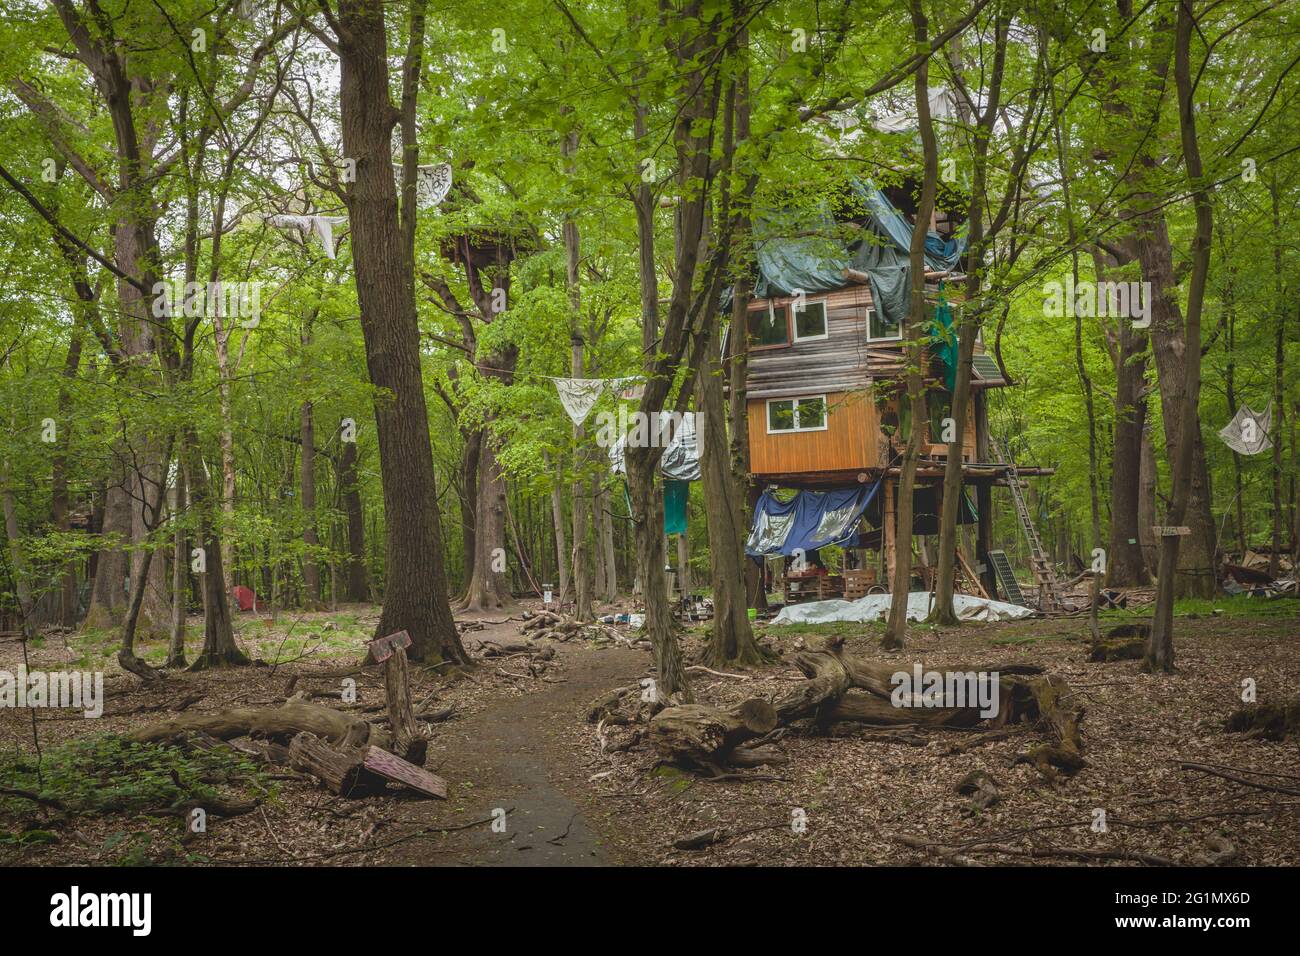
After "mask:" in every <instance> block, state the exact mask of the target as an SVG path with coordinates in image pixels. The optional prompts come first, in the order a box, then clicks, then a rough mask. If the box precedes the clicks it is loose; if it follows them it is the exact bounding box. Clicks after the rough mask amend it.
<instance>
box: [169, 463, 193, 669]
mask: <svg viewBox="0 0 1300 956" xmlns="http://www.w3.org/2000/svg"><path fill="white" fill-rule="evenodd" d="M178 457H181V458H183V457H184V451H183V450H182V452H181V455H180V456H178ZM185 515H186V506H185V462H184V461H178V462H177V466H176V484H175V486H174V487H173V489H172V521H173V523H174V524H175V526H176V527H175V530H174V532H173V542H174V543H173V547H172V628H171V635H170V639H169V640H168V642H167V664H166V666H167V667H176V668H183V667H184V666H185V617H186V611H187V610H188V604H189V600H188V599H189V587H188V586H187V585H188V582H189V576H188V574H187V573H186V571H187V569H188V568H189V559H190V553H189V547H188V543H187V541H186V538H185Z"/></svg>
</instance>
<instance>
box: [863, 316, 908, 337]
mask: <svg viewBox="0 0 1300 956" xmlns="http://www.w3.org/2000/svg"><path fill="white" fill-rule="evenodd" d="M902 337H903V329H902V326H901V325H900V323H899V322H897V321H893V322H890V321H887V320H886V319H885V317H884V316H883V315H881V313H880V310H879V309H867V340H868V341H870V342H877V341H885V342H890V341H894V342H896V341H898V340H900V339H902Z"/></svg>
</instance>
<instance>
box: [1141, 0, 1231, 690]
mask: <svg viewBox="0 0 1300 956" xmlns="http://www.w3.org/2000/svg"><path fill="white" fill-rule="evenodd" d="M1191 6H1192V4H1191V2H1190V0H1188V2H1187V3H1181V4H1179V5H1178V14H1177V16H1178V20H1177V29H1176V38H1175V41H1174V81H1175V84H1176V86H1177V88H1178V128H1179V133H1180V135H1181V139H1182V145H1183V158H1184V160H1185V164H1186V169H1187V182H1188V185H1189V186H1190V187H1191V189H1192V201H1193V204H1194V206H1195V208H1196V234H1195V236H1194V237H1193V239H1192V278H1191V284H1190V286H1189V289H1188V295H1187V327H1186V352H1185V354H1184V355H1183V356H1182V358H1183V364H1184V371H1185V374H1186V378H1185V380H1184V381H1183V382H1182V383H1181V385H1182V388H1183V391H1184V397H1183V407H1182V413H1181V415H1180V416H1179V417H1180V418H1181V425H1180V428H1179V434H1178V441H1177V442H1176V443H1175V445H1174V451H1175V454H1173V455H1171V456H1170V470H1171V472H1172V475H1173V491H1172V493H1171V494H1170V498H1169V518H1168V521H1169V524H1170V525H1171V526H1178V525H1181V524H1182V522H1183V520H1184V517H1185V515H1186V514H1187V512H1188V509H1189V507H1190V506H1191V504H1192V502H1193V499H1194V489H1195V473H1194V471H1193V467H1192V466H1193V461H1194V458H1195V452H1196V448H1197V446H1198V445H1199V444H1200V434H1201V429H1200V416H1199V414H1198V412H1197V409H1198V402H1199V400H1200V394H1201V307H1202V304H1203V303H1204V300H1205V283H1206V279H1207V277H1208V275H1209V271H1210V242H1211V241H1212V239H1213V236H1214V209H1213V206H1212V205H1211V202H1210V189H1211V186H1210V184H1209V183H1208V182H1207V181H1206V179H1205V176H1204V172H1203V170H1202V167H1201V152H1200V145H1199V143H1198V142H1197V133H1196V117H1195V113H1194V111H1193V105H1192V76H1191V63H1190V59H1191V55H1190V47H1191V37H1192V31H1193V29H1194V23H1193V14H1192V10H1191ZM1162 378H1163V376H1162ZM1168 416H1169V409H1167V410H1166V413H1165V417H1166V419H1168ZM1166 427H1168V426H1167V425H1166ZM1206 490H1207V491H1208V489H1206ZM1208 504H1209V502H1208V501H1206V505H1207V506H1208ZM1181 539H1182V536H1181V535H1177V534H1166V535H1164V536H1163V537H1162V540H1161V542H1160V565H1159V570H1158V571H1157V574H1156V606H1155V612H1154V618H1153V623H1152V626H1151V636H1150V638H1149V640H1148V642H1147V652H1146V656H1145V657H1144V658H1143V661H1142V664H1143V668H1144V669H1145V670H1148V671H1165V672H1169V671H1172V670H1173V669H1174V598H1175V597H1176V595H1177V590H1178V589H1177V588H1176V587H1175V580H1174V569H1175V568H1177V567H1179V563H1178V552H1179V550H1180V547H1179V546H1180V542H1181ZM1209 556H1210V557H1211V558H1212V557H1213V552H1211V553H1210V555H1209ZM1209 571H1210V574H1209V580H1210V585H1211V592H1213V585H1214V583H1215V582H1214V568H1213V566H1212V565H1211V567H1210V569H1209Z"/></svg>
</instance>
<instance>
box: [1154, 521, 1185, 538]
mask: <svg viewBox="0 0 1300 956" xmlns="http://www.w3.org/2000/svg"><path fill="white" fill-rule="evenodd" d="M1151 530H1152V531H1154V532H1155V533H1156V534H1157V535H1159V536H1160V537H1162V538H1180V537H1182V536H1183V535H1187V534H1191V533H1192V529H1191V528H1189V527H1187V526H1186V525H1181V524H1180V525H1153V526H1152V527H1151Z"/></svg>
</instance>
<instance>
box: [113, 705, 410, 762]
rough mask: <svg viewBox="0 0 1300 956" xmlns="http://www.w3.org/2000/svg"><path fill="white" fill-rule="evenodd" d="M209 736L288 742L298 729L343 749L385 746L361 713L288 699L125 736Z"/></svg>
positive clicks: (187, 717)
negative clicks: (282, 703) (282, 702)
mask: <svg viewBox="0 0 1300 956" xmlns="http://www.w3.org/2000/svg"><path fill="white" fill-rule="evenodd" d="M194 732H200V733H205V734H211V735H212V736H213V737H215V738H217V739H218V740H230V739H232V738H234V737H264V738H267V739H270V740H275V741H277V742H279V743H287V742H288V741H290V740H292V739H293V738H294V737H295V736H297V735H298V734H300V733H304V732H305V733H309V734H314V735H315V736H317V737H320V738H321V739H322V740H326V741H328V742H330V743H331V744H334V745H336V746H338V747H341V748H343V749H345V750H350V749H354V748H357V747H361V746H363V745H366V744H371V745H373V746H376V747H381V748H383V749H385V750H387V749H388V748H389V746H390V743H389V738H388V734H387V733H386V732H384V731H383V730H381V729H380V728H378V727H375V726H373V725H372V724H369V723H367V722H366V721H364V720H362V719H361V718H360V717H355V716H353V715H351V714H347V713H344V712H343V711H341V710H335V709H334V708H332V707H322V706H321V705H319V704H308V703H304V702H302V701H301V700H298V699H291V700H290V701H289V702H288V703H286V704H284V705H283V706H281V707H233V708H231V709H229V710H219V711H217V712H215V713H211V714H182V715H180V716H178V717H171V718H168V719H167V720H160V721H157V722H156V723H152V724H146V725H145V726H143V727H141V728H139V729H138V730H135V731H133V732H132V733H130V734H128V735H127V739H128V740H136V741H139V742H141V743H161V742H164V741H170V740H178V739H181V738H183V737H184V736H185V735H186V734H189V733H194Z"/></svg>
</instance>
